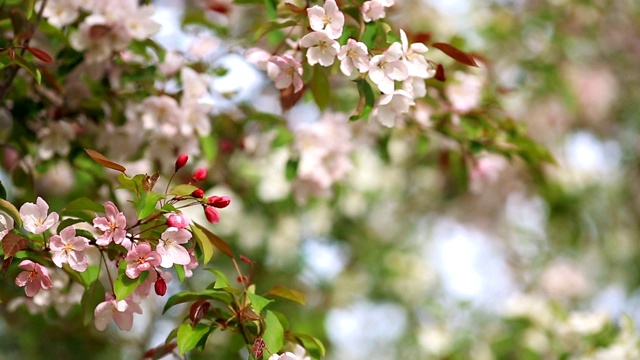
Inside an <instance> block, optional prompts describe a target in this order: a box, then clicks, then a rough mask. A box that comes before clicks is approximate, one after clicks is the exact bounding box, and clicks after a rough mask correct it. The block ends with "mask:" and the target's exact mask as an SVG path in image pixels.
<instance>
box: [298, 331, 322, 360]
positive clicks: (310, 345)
mask: <svg viewBox="0 0 640 360" xmlns="http://www.w3.org/2000/svg"><path fill="white" fill-rule="evenodd" d="M290 335H291V336H292V337H293V338H295V339H297V340H298V341H299V342H300V343H302V346H303V347H304V348H305V350H307V353H309V355H311V357H312V358H313V359H314V360H315V359H321V358H323V357H324V355H325V353H326V349H325V347H324V344H322V341H320V340H319V339H317V338H315V337H313V336H311V335H307V334H300V333H291V334H290Z"/></svg>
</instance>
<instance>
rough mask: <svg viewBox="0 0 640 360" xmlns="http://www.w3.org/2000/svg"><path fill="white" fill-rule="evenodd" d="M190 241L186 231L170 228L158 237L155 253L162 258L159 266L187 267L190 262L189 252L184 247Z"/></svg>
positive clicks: (188, 233)
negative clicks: (174, 265)
mask: <svg viewBox="0 0 640 360" xmlns="http://www.w3.org/2000/svg"><path fill="white" fill-rule="evenodd" d="M189 239H191V233H190V232H189V231H187V230H186V229H177V228H174V227H170V228H168V229H167V230H165V231H164V232H163V233H162V235H160V242H159V243H158V246H156V251H157V252H158V254H160V256H162V262H161V263H160V266H162V267H163V268H170V267H172V266H173V264H179V265H187V264H188V263H189V262H190V260H191V259H190V258H189V252H188V251H187V249H185V248H184V246H182V245H180V244H186V243H187V242H188V241H189Z"/></svg>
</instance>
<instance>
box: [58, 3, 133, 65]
mask: <svg viewBox="0 0 640 360" xmlns="http://www.w3.org/2000/svg"><path fill="white" fill-rule="evenodd" d="M130 42H131V35H129V33H128V31H127V29H126V28H125V26H124V25H123V24H121V23H114V22H110V21H109V20H108V19H107V18H106V17H105V16H102V15H98V14H93V15H90V16H88V17H87V18H86V19H84V21H83V22H82V24H80V26H79V27H78V31H76V32H74V33H72V34H71V35H69V43H70V44H71V47H72V48H74V49H75V50H78V51H82V52H85V61H87V62H88V63H95V62H100V61H104V60H106V59H108V58H109V56H111V54H112V53H113V52H114V51H120V50H123V49H124V48H125V47H126V46H127V45H129V43H130ZM85 50H86V51H85Z"/></svg>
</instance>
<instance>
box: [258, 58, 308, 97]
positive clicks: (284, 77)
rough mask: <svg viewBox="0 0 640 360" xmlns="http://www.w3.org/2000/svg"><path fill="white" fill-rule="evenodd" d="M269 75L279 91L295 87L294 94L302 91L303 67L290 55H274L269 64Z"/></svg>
mask: <svg viewBox="0 0 640 360" xmlns="http://www.w3.org/2000/svg"><path fill="white" fill-rule="evenodd" d="M267 75H268V76H269V78H270V79H271V80H272V81H273V82H274V85H275V86H276V88H278V89H286V88H288V87H289V86H291V85H293V90H294V92H298V91H300V90H302V86H304V83H303V82H302V65H300V63H299V62H298V61H297V60H296V59H294V58H293V57H291V56H290V55H287V54H285V55H283V56H278V55H274V56H272V57H271V58H269V62H268V63H267Z"/></svg>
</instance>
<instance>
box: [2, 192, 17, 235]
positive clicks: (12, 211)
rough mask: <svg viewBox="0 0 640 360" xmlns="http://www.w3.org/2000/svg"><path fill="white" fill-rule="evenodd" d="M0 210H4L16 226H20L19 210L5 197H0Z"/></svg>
mask: <svg viewBox="0 0 640 360" xmlns="http://www.w3.org/2000/svg"><path fill="white" fill-rule="evenodd" d="M0 210H2V211H4V212H6V213H7V214H8V215H9V216H11V218H12V219H13V222H14V224H15V226H16V227H18V228H20V227H22V218H21V217H20V212H19V211H18V209H16V207H15V206H13V204H12V203H10V202H8V201H7V200H5V199H0Z"/></svg>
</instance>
